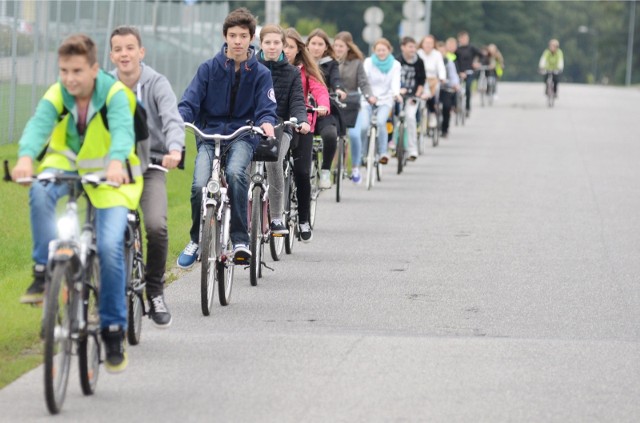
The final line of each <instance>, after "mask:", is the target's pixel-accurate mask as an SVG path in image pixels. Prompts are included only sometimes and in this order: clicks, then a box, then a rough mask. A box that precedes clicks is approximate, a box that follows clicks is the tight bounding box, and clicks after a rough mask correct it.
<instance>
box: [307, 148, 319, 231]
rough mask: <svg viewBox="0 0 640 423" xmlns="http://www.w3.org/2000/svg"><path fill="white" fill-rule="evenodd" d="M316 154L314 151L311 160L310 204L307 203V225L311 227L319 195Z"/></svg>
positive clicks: (314, 221) (314, 220)
mask: <svg viewBox="0 0 640 423" xmlns="http://www.w3.org/2000/svg"><path fill="white" fill-rule="evenodd" d="M319 164H320V163H319V161H318V156H317V155H316V154H315V153H314V158H313V160H312V161H311V204H310V205H309V225H311V228H313V227H314V226H315V224H316V209H317V208H318V196H319V195H320V187H319V185H318V184H319V183H320V167H319Z"/></svg>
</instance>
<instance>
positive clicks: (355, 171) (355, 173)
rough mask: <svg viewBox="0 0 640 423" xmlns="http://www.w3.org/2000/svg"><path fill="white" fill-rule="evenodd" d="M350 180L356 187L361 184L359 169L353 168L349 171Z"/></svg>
mask: <svg viewBox="0 0 640 423" xmlns="http://www.w3.org/2000/svg"><path fill="white" fill-rule="evenodd" d="M351 180H352V181H353V183H354V184H356V185H357V184H360V183H361V182H362V176H360V169H358V168H357V167H354V168H353V169H352V170H351Z"/></svg>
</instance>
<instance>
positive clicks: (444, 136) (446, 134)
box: [440, 132, 449, 138]
mask: <svg viewBox="0 0 640 423" xmlns="http://www.w3.org/2000/svg"><path fill="white" fill-rule="evenodd" d="M448 136H449V134H448V133H447V132H443V133H442V134H440V138H447V137H448Z"/></svg>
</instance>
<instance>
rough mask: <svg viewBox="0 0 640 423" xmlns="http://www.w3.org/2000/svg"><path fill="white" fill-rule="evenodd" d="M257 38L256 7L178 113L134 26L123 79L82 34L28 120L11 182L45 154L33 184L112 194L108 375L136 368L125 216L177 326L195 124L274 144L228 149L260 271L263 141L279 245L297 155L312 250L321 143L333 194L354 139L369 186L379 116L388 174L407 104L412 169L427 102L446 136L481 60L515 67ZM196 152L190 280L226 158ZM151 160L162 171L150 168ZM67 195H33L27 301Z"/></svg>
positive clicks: (457, 44)
mask: <svg viewBox="0 0 640 423" xmlns="http://www.w3.org/2000/svg"><path fill="white" fill-rule="evenodd" d="M255 33H256V19H255V18H254V16H253V15H252V14H251V13H250V12H249V11H248V10H247V9H245V8H240V9H236V10H234V11H232V12H231V13H230V14H229V15H228V16H227V17H226V19H225V21H224V24H223V35H224V39H225V43H224V45H223V46H222V48H221V50H220V52H218V53H217V54H216V55H215V56H214V57H213V58H211V59H209V60H207V61H205V62H204V63H202V64H201V65H200V66H199V67H198V69H197V71H196V74H195V76H194V77H193V79H192V80H191V82H190V83H189V85H188V87H187V88H186V90H185V92H184V94H183V95H182V97H181V100H180V101H179V102H178V101H177V99H176V97H175V95H174V94H173V91H172V88H171V85H170V83H169V81H168V80H167V79H166V78H165V77H164V76H163V75H161V74H159V73H158V72H156V71H155V70H153V69H152V68H151V67H149V66H147V65H145V64H144V63H143V59H144V55H145V51H144V47H143V44H142V40H141V37H140V33H139V32H138V30H137V29H136V28H134V27H130V26H121V27H118V28H116V29H115V30H114V31H113V32H112V34H111V38H110V48H111V52H110V58H111V61H112V63H113V64H114V66H115V69H114V70H113V72H111V74H109V73H107V72H105V71H103V70H101V69H100V68H99V65H98V61H97V52H96V45H95V43H94V42H93V41H92V40H91V39H90V38H89V37H87V36H86V35H83V34H76V35H72V36H69V37H67V38H66V39H65V40H64V41H63V42H62V44H61V46H60V47H59V49H58V66H59V82H57V83H55V84H53V85H52V86H51V87H50V88H49V89H48V91H47V92H46V94H45V95H44V97H43V98H42V99H41V101H40V102H39V104H38V107H37V110H36V112H35V114H34V116H33V117H32V118H31V119H30V120H29V122H28V124H27V126H26V128H25V130H24V132H23V134H22V137H21V139H20V143H19V153H18V156H19V159H18V162H17V164H16V166H15V167H14V168H13V170H12V174H11V176H12V178H13V180H16V181H20V180H22V181H25V180H28V181H32V176H33V174H34V163H35V162H36V161H37V160H40V156H43V157H44V159H43V160H42V161H41V163H40V164H39V165H38V167H37V172H40V173H44V172H47V171H63V172H66V173H79V174H81V175H82V174H85V173H97V174H99V175H102V176H103V177H104V179H106V180H107V181H109V182H110V183H111V184H112V186H104V185H101V186H99V187H85V190H86V191H87V194H88V197H89V200H90V201H91V203H92V204H93V205H94V206H95V208H96V215H95V225H96V233H97V253H98V257H99V263H100V279H101V292H100V306H99V314H100V327H101V335H102V340H103V342H104V345H105V350H106V354H105V355H106V362H105V364H106V368H107V370H109V371H110V372H119V371H122V370H124V368H125V367H126V366H127V355H126V352H125V347H124V339H125V328H126V325H127V309H126V301H125V260H124V254H123V247H124V234H125V226H126V224H127V212H128V210H131V209H136V208H138V207H140V208H141V210H142V213H143V216H144V223H145V229H146V234H147V248H148V250H147V251H148V254H147V259H146V295H147V299H148V302H149V315H150V317H151V319H152V321H153V323H154V324H155V325H156V326H158V327H168V326H169V325H170V324H171V321H172V317H171V314H170V312H169V309H168V307H167V305H166V303H165V299H164V291H163V288H164V279H165V276H164V274H165V263H166V260H167V250H168V227H167V208H168V205H167V190H166V172H165V171H166V170H167V169H173V168H175V167H176V166H178V163H179V162H180V160H181V158H182V151H183V148H184V139H185V125H184V122H189V123H193V124H194V125H196V126H197V127H198V128H200V129H201V130H202V131H203V132H204V133H206V134H223V135H228V134H231V133H233V132H234V131H235V130H237V129H238V128H240V127H241V126H243V125H245V124H246V122H247V121H251V122H253V124H254V125H256V126H258V127H260V128H261V130H262V134H260V135H258V134H255V133H254V134H250V135H244V136H242V137H241V138H239V139H237V140H234V142H231V143H229V144H228V145H226V146H225V149H224V153H225V154H224V155H225V159H224V163H225V164H224V166H225V177H226V182H227V184H228V194H229V198H230V200H231V204H232V209H231V210H232V212H231V219H230V238H231V242H232V244H233V251H232V259H233V261H234V262H236V263H246V262H247V261H249V260H250V259H251V251H250V249H249V247H248V245H249V235H248V223H247V202H248V199H247V191H248V187H249V177H248V174H247V171H246V170H247V168H248V167H249V165H250V163H251V161H252V158H253V155H254V151H255V149H256V146H257V144H258V143H259V142H260V137H274V136H276V133H278V135H279V146H280V148H279V157H278V160H277V161H274V162H270V163H267V172H268V178H269V198H270V216H269V217H270V230H271V233H273V234H279V235H282V234H286V233H288V228H287V227H286V226H285V224H284V222H283V213H284V210H283V202H284V198H283V195H284V194H283V193H284V191H285V190H284V188H283V187H284V176H283V166H282V161H283V159H284V156H285V155H286V154H287V153H288V152H290V154H291V156H292V157H293V163H294V169H293V173H294V179H295V184H296V187H297V199H298V215H299V235H300V239H301V240H302V241H303V242H309V241H311V239H312V228H311V225H310V201H311V185H310V177H311V175H310V169H311V161H312V146H313V136H314V134H318V135H319V136H320V137H321V138H322V141H323V162H322V165H321V175H320V187H321V188H324V189H327V188H330V187H331V179H330V176H331V173H330V169H331V165H332V161H333V156H334V155H335V151H336V145H337V140H338V137H340V136H344V135H345V134H348V137H349V139H350V145H351V163H352V174H351V178H352V180H353V182H354V183H356V184H358V183H360V181H361V174H360V168H361V166H362V164H363V157H362V156H363V155H362V151H363V145H362V144H363V141H364V140H365V139H366V136H365V131H366V130H367V128H368V125H369V121H370V117H371V113H372V112H373V111H375V113H376V114H377V116H378V119H377V125H378V143H377V152H378V154H379V157H380V159H379V162H380V163H381V164H386V163H388V161H389V159H390V156H389V137H388V133H387V128H386V122H387V118H388V117H389V115H390V113H391V112H392V110H393V108H394V107H395V105H396V104H398V103H399V104H403V103H404V104H405V112H406V116H407V120H406V122H407V125H408V126H407V127H408V131H407V133H408V142H407V151H408V154H409V157H410V159H411V160H415V159H416V158H417V156H418V151H417V132H416V128H417V119H416V117H417V116H418V113H417V112H418V108H419V107H420V105H421V104H425V105H426V107H427V108H428V109H429V110H430V111H431V112H433V111H434V110H435V107H438V102H441V103H442V105H443V115H442V122H441V127H440V131H441V132H442V136H443V137H446V136H447V133H448V130H449V121H450V112H451V110H452V109H453V108H454V107H455V105H456V101H455V96H456V93H458V92H459V90H460V86H461V85H462V83H464V84H465V87H466V88H465V89H466V104H465V105H464V107H465V110H464V111H463V110H456V113H466V114H467V115H468V114H469V111H470V105H471V101H470V99H471V81H472V80H473V77H474V70H475V69H476V68H477V67H478V66H479V63H481V62H482V61H486V60H488V62H487V63H488V65H487V66H488V68H490V69H492V71H494V72H496V74H498V73H499V72H501V71H500V70H499V69H502V68H504V63H503V61H502V58H501V55H500V54H499V52H498V50H497V48H496V47H495V46H489V47H488V48H487V49H486V54H484V53H483V51H481V50H478V49H476V48H475V47H473V46H471V45H469V36H468V34H467V33H466V32H461V33H460V34H458V39H457V40H456V39H454V38H449V39H447V40H446V42H436V39H435V37H433V36H432V35H428V36H426V37H424V39H422V40H421V41H420V43H419V44H418V42H417V41H416V40H414V39H413V38H410V37H405V38H403V39H402V40H401V46H400V50H401V52H400V55H399V56H398V57H397V58H396V57H394V56H393V54H392V53H393V47H392V45H391V43H390V42H389V41H388V40H387V39H384V38H381V39H379V40H378V41H377V42H376V43H375V44H374V45H373V54H372V55H371V56H369V57H366V58H365V56H364V54H363V53H362V52H361V51H360V49H359V48H358V47H357V46H356V45H355V43H354V42H353V38H352V36H351V34H350V33H349V32H340V33H338V34H337V35H336V37H335V39H334V40H333V42H331V40H330V39H329V37H328V35H327V34H326V33H325V32H324V31H322V30H320V29H317V30H315V31H313V32H312V33H311V34H309V36H308V37H307V39H306V42H305V41H304V40H303V38H302V37H301V35H300V34H299V33H298V32H297V31H296V30H295V29H293V28H289V29H286V30H284V29H282V28H281V27H280V26H278V25H266V26H264V27H263V28H262V30H261V32H260V36H259V42H260V51H256V48H255V47H253V46H252V45H251V43H252V40H253V38H254V35H255ZM554 46H555V48H556V50H553V48H554ZM555 51H557V45H555V44H554V45H551V44H550V52H549V53H548V54H547V53H546V52H545V55H543V58H542V59H544V60H545V62H544V64H545V66H547V65H549V64H550V63H551V64H553V63H555V64H556V65H557V64H558V60H557V59H555V57H556V56H554V54H556V53H554V52H555ZM487 58H488V59H487ZM542 59H541V67H542V66H543V60H542ZM554 61H555V62H554ZM561 62H562V58H561V56H560V63H561ZM560 66H561V64H560ZM331 95H333V96H334V97H333V98H332V96H331ZM338 101H339V102H344V103H345V104H346V105H347V107H346V109H345V110H343V111H342V112H341V111H340V110H339V109H338V107H337V105H336V104H337V102H338ZM374 106H375V107H374ZM136 107H144V109H145V111H146V114H147V118H146V124H147V127H148V134H149V137H148V139H146V140H145V141H142V142H136V125H137V122H136V119H135V118H134V117H135V116H136V113H135V111H136ZM102 111H105V113H102ZM292 117H294V118H296V120H297V123H298V125H297V127H295V129H290V128H288V127H284V128H282V129H281V130H277V128H278V126H279V125H278V124H279V123H280V122H282V121H286V120H289V119H290V118H292ZM434 118H435V114H434V113H432V114H430V121H429V122H428V124H429V126H430V127H432V128H436V130H438V129H437V127H438V125H439V123H438V122H437V121H436V120H433V119H434ZM47 140H48V144H47ZM196 148H197V154H196V158H195V168H194V174H193V182H192V185H191V218H192V224H191V229H190V241H189V243H188V244H187V245H186V246H185V248H184V250H183V251H182V252H181V254H180V255H179V257H178V259H177V264H178V266H179V267H181V268H190V267H192V266H193V265H194V264H195V263H196V261H197V259H198V253H199V237H200V223H201V210H202V204H201V203H202V195H201V193H202V190H203V188H204V187H205V186H206V184H207V182H208V180H209V176H210V174H211V166H212V160H213V155H214V152H213V146H212V144H211V143H208V142H205V141H204V140H199V139H198V140H196ZM149 163H156V164H158V165H160V166H161V168H158V166H154V167H149V166H148V165H149ZM162 168H164V169H162ZM65 194H66V191H65V187H64V186H61V185H56V184H44V183H39V182H35V183H33V184H32V186H31V190H30V209H31V227H32V237H33V253H32V258H33V261H34V266H33V275H34V278H33V282H32V284H31V285H30V286H29V288H28V290H27V292H26V293H25V294H24V295H23V297H22V298H21V301H22V302H24V303H29V304H34V303H39V302H41V301H42V299H43V295H44V292H45V288H46V278H47V262H48V257H49V251H48V246H49V243H50V242H51V241H52V240H53V239H54V238H55V237H56V225H55V207H56V203H57V200H58V199H59V198H60V197H62V196H63V195H65Z"/></svg>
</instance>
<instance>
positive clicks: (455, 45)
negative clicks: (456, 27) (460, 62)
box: [447, 37, 458, 53]
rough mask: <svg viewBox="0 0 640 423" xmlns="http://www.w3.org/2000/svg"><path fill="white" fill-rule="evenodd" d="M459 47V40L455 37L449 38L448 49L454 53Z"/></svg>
mask: <svg viewBox="0 0 640 423" xmlns="http://www.w3.org/2000/svg"><path fill="white" fill-rule="evenodd" d="M457 49H458V40H456V39H455V38H453V37H449V38H447V51H449V52H451V53H454V52H455V51H456V50H457Z"/></svg>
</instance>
